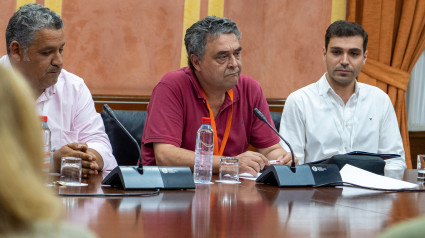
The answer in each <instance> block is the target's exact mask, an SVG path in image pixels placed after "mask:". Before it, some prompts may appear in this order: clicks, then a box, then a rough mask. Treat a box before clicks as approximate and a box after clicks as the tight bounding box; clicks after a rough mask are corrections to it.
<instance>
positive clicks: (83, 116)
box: [72, 84, 117, 171]
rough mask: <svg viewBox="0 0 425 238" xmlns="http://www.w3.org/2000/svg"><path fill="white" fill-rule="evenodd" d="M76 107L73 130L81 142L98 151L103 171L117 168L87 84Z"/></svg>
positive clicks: (83, 87) (82, 89)
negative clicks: (76, 132)
mask: <svg viewBox="0 0 425 238" xmlns="http://www.w3.org/2000/svg"><path fill="white" fill-rule="evenodd" d="M74 106H75V107H76V114H75V117H74V121H73V122H72V123H73V124H74V125H73V128H75V130H76V131H78V140H79V142H85V143H86V144H87V145H88V147H89V148H91V149H94V150H96V151H97V152H98V153H99V154H100V156H102V159H103V163H104V165H103V171H111V170H112V169H114V168H115V167H116V166H117V161H116V160H115V157H114V156H113V154H112V146H111V143H110V141H109V138H108V135H106V132H105V126H104V124H103V121H102V118H101V117H100V114H99V113H97V112H96V109H95V107H94V102H93V98H92V96H91V93H90V91H89V89H88V88H87V86H86V85H85V84H82V86H81V88H80V92H79V94H78V99H77V102H76V103H75V105H74Z"/></svg>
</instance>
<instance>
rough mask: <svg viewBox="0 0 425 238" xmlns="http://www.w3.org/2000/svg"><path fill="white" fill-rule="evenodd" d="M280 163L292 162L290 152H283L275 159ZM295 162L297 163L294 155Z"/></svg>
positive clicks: (288, 163)
mask: <svg viewBox="0 0 425 238" xmlns="http://www.w3.org/2000/svg"><path fill="white" fill-rule="evenodd" d="M277 160H278V161H280V162H279V164H281V165H290V164H291V163H292V155H291V152H288V153H285V154H284V155H282V156H281V157H279V158H278V159H277ZM294 160H295V164H298V158H297V157H296V156H295V155H294Z"/></svg>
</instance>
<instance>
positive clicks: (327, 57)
mask: <svg viewBox="0 0 425 238" xmlns="http://www.w3.org/2000/svg"><path fill="white" fill-rule="evenodd" d="M367 41H368V35H367V33H366V32H365V31H364V29H363V28H362V27H361V26H360V25H359V24H357V23H353V22H347V21H336V22H334V23H332V24H331V25H330V26H329V28H328V29H327V31H326V35H325V46H324V48H323V60H324V61H325V63H326V67H327V72H326V73H325V74H324V75H323V76H322V78H320V80H319V81H317V82H316V83H313V84H310V85H308V86H306V87H304V88H301V89H299V90H297V91H295V92H293V93H291V94H290V95H289V96H288V98H287V100H286V102H285V107H284V110H283V113H282V119H281V124H280V134H281V135H282V136H283V137H284V138H285V139H286V140H288V141H289V142H290V143H291V146H292V148H293V150H294V152H295V155H296V156H297V157H298V159H299V161H300V163H307V162H312V161H317V160H321V159H325V158H330V157H332V156H333V155H336V154H345V153H347V152H351V151H366V152H370V153H382V154H390V153H391V154H400V155H401V156H400V157H398V158H394V159H389V160H386V169H387V168H389V169H405V168H406V163H405V161H404V149H403V142H402V140H401V136H400V131H399V128H398V123H397V118H396V115H395V112H394V108H393V105H392V104H391V101H390V98H389V97H388V95H387V94H386V93H385V92H383V91H382V90H381V89H379V88H377V87H374V86H371V85H367V84H364V83H359V82H357V80H356V78H357V75H359V73H360V71H361V69H362V67H363V65H364V64H365V63H366V59H367V50H366V46H367ZM282 145H283V144H282ZM284 148H285V147H284Z"/></svg>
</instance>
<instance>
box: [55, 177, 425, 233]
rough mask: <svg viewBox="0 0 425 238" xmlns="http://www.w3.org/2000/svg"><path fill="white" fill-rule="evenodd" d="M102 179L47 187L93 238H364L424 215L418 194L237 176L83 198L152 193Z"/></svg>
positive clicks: (412, 179)
mask: <svg viewBox="0 0 425 238" xmlns="http://www.w3.org/2000/svg"><path fill="white" fill-rule="evenodd" d="M104 176H105V174H103V175H102V174H99V175H96V176H92V177H90V178H89V179H88V180H83V182H85V183H88V186H86V187H66V186H53V189H54V190H55V192H56V193H57V194H58V195H59V197H60V199H61V200H62V202H63V205H64V210H65V212H64V216H65V217H64V219H65V220H66V221H68V222H71V223H78V224H82V225H84V226H86V227H88V228H89V229H91V230H92V231H93V232H95V233H96V234H97V235H98V236H99V237H123V238H124V237H155V238H158V237H361V238H365V237H375V236H376V235H378V234H379V233H381V232H382V231H383V230H385V229H386V228H387V227H389V226H391V225H393V224H396V223H399V222H402V221H407V220H409V219H412V218H415V217H418V216H421V215H424V214H425V193H422V192H381V191H375V190H368V189H360V188H353V187H347V186H344V187H321V188H278V187H273V186H270V185H264V184H257V183H256V182H255V181H252V180H244V179H241V183H240V184H237V185H231V184H222V183H217V182H216V183H214V184H212V185H197V186H196V189H190V190H162V191H160V192H159V193H156V194H154V195H151V196H116V197H115V196H114V197H90V196H84V194H85V193H90V194H110V193H117V194H123V193H134V192H137V193H140V192H152V191H124V190H120V189H116V188H111V187H107V186H101V181H102V179H103V177H104ZM51 179H52V180H55V179H57V177H56V176H53V175H52V176H51ZM215 179H217V178H216V177H213V181H214V180H215ZM403 180H406V181H409V182H414V183H417V181H416V170H407V171H406V172H405V173H404V178H403ZM423 187H424V186H423V184H420V188H423ZM65 194H68V195H69V194H80V195H81V194H82V195H83V196H65Z"/></svg>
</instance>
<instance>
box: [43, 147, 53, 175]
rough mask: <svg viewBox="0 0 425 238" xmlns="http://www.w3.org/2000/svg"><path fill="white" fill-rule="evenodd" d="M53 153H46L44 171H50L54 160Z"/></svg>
mask: <svg viewBox="0 0 425 238" xmlns="http://www.w3.org/2000/svg"><path fill="white" fill-rule="evenodd" d="M51 155H52V153H51V152H45V153H44V161H43V171H44V172H47V173H48V172H49V171H50V165H51V162H52V158H51Z"/></svg>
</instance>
